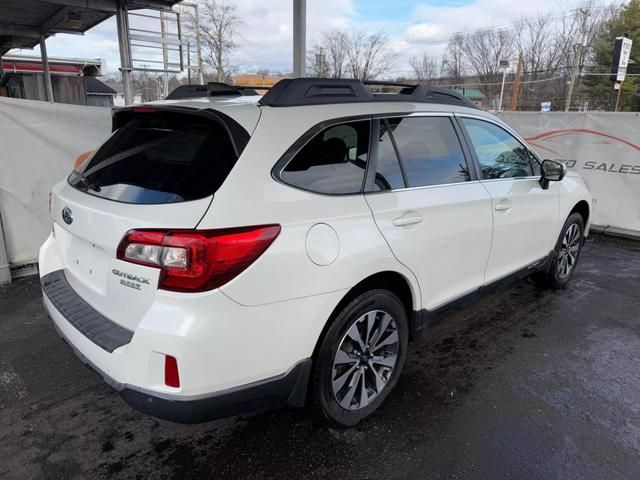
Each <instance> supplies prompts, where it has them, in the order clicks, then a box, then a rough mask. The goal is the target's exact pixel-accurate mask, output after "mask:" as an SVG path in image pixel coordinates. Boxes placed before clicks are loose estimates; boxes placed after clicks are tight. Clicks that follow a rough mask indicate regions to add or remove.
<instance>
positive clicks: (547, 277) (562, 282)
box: [532, 213, 584, 290]
mask: <svg viewBox="0 0 640 480" xmlns="http://www.w3.org/2000/svg"><path fill="white" fill-rule="evenodd" d="M573 225H575V227H573ZM572 228H578V229H579V234H578V244H577V251H575V259H574V260H573V263H571V264H570V267H569V268H568V269H567V270H566V273H565V274H562V270H563V269H562V268H559V265H560V264H561V262H563V260H562V259H563V257H564V256H565V255H564V252H565V251H566V248H565V247H564V246H563V242H564V240H565V236H566V235H567V232H569V230H570V229H572ZM583 244H584V220H583V219H582V216H581V215H580V214H579V213H572V214H571V215H569V218H567V221H566V222H565V223H564V226H563V227H562V230H561V232H560V237H559V238H558V241H557V242H556V246H555V248H554V254H553V260H552V262H551V266H550V268H549V270H548V271H546V272H538V273H536V274H534V275H533V276H532V278H533V280H534V281H535V282H536V283H537V284H538V285H540V286H541V287H545V288H554V289H558V290H561V289H565V288H567V285H569V282H570V281H571V278H572V277H573V274H574V273H575V271H576V266H577V265H578V260H579V259H580V252H582V245H583Z"/></svg>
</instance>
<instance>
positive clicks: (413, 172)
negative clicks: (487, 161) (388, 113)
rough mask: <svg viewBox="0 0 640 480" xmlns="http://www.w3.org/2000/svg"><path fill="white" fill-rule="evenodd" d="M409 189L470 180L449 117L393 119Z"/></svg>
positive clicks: (392, 125) (391, 122) (393, 131)
mask: <svg viewBox="0 0 640 480" xmlns="http://www.w3.org/2000/svg"><path fill="white" fill-rule="evenodd" d="M389 126H390V128H391V132H392V134H393V137H394V139H395V142H396V146H397V148H398V152H399V154H400V161H401V162H402V166H403V168H404V173H405V176H406V178H407V183H408V186H409V187H420V186H424V185H443V184H447V183H457V182H464V181H467V180H469V179H470V178H469V169H468V168H467V164H466V162H465V159H464V154H463V153H462V147H461V146H460V141H459V140H458V136H457V134H456V132H455V130H454V128H453V124H452V123H451V120H450V119H449V118H448V117H407V118H390V119H389Z"/></svg>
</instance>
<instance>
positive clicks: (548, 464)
mask: <svg viewBox="0 0 640 480" xmlns="http://www.w3.org/2000/svg"><path fill="white" fill-rule="evenodd" d="M639 292H640V243H634V242H630V241H623V240H616V239H610V238H605V237H596V238H595V239H593V240H589V241H588V242H587V245H586V246H585V249H584V251H583V256H582V258H581V264H580V265H579V267H578V271H577V273H576V276H575V278H574V279H573V282H572V284H571V285H570V287H569V289H568V290H566V291H560V292H554V291H545V290H540V289H538V288H537V287H536V286H534V285H533V284H532V283H530V282H529V281H526V280H525V281H522V282H520V283H517V284H515V285H513V286H512V287H508V288H505V289H504V290H502V291H501V292H499V293H496V294H493V295H491V296H489V297H486V298H485V299H483V300H482V301H480V302H479V303H477V304H476V305H475V306H474V307H472V308H470V309H468V310H465V311H464V312H460V313H457V314H455V315H453V316H451V317H450V318H449V319H448V320H447V321H445V322H444V323H442V324H440V325H439V326H437V327H435V328H433V329H431V330H429V331H428V332H427V335H425V337H423V338H422V339H421V340H420V341H419V342H417V343H415V344H413V346H412V351H411V353H410V355H409V358H408V361H407V365H406V369H405V372H404V374H403V376H402V377H401V379H400V382H399V383H398V387H397V389H396V391H395V392H394V393H393V394H392V395H391V396H390V397H389V398H388V400H387V402H386V404H385V405H384V406H383V407H382V409H381V411H380V412H378V413H377V414H376V415H374V416H373V417H372V418H371V419H370V420H368V421H366V422H365V423H364V424H362V425H360V426H358V427H357V428H355V429H352V430H347V431H334V430H329V429H326V428H320V427H316V426H314V425H313V424H312V423H311V421H310V418H309V415H308V413H307V412H306V411H305V410H294V409H281V410H272V411H266V412H258V413H253V414H249V415H243V416H240V417H234V418H229V419H225V420H220V421H217V422H212V423H207V424H201V425H192V426H183V425H175V424H171V423H168V422H164V421H159V420H155V419H153V418H149V417H145V416H144V415H142V414H139V413H137V412H135V411H133V410H131V409H130V408H129V407H128V406H127V405H126V404H125V403H124V402H123V401H122V400H121V399H120V397H119V396H118V395H117V394H116V393H115V392H113V391H112V390H111V389H110V388H109V387H108V386H107V385H105V384H103V383H102V380H101V379H100V378H99V377H98V376H97V375H96V374H95V373H93V372H92V371H90V370H89V369H88V368H86V367H84V366H83V365H82V364H81V363H80V362H79V361H78V360H77V359H76V358H75V357H74V355H73V354H72V353H71V350H70V349H69V348H68V347H67V346H66V345H65V344H64V343H62V341H61V340H60V338H59V337H58V336H57V334H56V333H55V332H54V330H53V327H52V326H51V324H50V322H49V320H48V319H47V317H46V316H45V314H44V312H43V310H42V306H41V300H40V289H39V284H38V282H37V280H36V279H34V278H31V279H24V280H19V281H16V282H15V283H14V284H13V285H12V286H10V287H7V288H4V289H1V288H0V478H2V479H5V478H6V479H25V478H145V479H146V478H184V479H187V478H216V479H223V478H248V479H266V478H296V479H298V478H301V479H306V478H352V479H362V478H371V479H383V478H384V479H389V478H407V479H409V478H411V479H415V478H425V479H439V478H455V479H457V478H477V479H487V478H491V479H500V478H505V479H506V478H509V479H511V478H517V479H542V478H543V479H572V478H575V479H637V478H639V477H640V295H638V293H639Z"/></svg>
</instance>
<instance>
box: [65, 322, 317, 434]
mask: <svg viewBox="0 0 640 480" xmlns="http://www.w3.org/2000/svg"><path fill="white" fill-rule="evenodd" d="M54 326H55V329H56V331H57V332H58V334H59V335H60V337H61V338H62V340H64V342H65V343H66V344H67V345H69V346H70V347H71V349H72V350H73V353H75V355H76V356H77V357H78V358H79V359H80V360H81V361H82V363H84V364H85V365H87V366H88V367H89V368H92V369H93V370H94V371H95V372H96V373H98V374H99V375H100V376H101V377H102V379H103V380H104V381H105V382H106V383H107V384H108V385H110V386H111V387H113V388H114V389H115V390H116V391H118V392H119V393H120V395H121V396H122V398H123V399H124V400H125V401H126V402H127V403H128V404H129V405H130V406H131V407H132V408H134V409H136V410H138V411H140V412H142V413H145V414H147V415H151V416H153V417H157V418H161V419H163V420H168V421H170V422H176V423H185V424H193V423H201V422H208V421H211V420H216V419H219V418H224V417H228V416H232V415H238V414H240V413H246V412H250V411H252V410H256V409H259V408H273V407H283V406H292V407H302V406H304V402H305V397H306V392H307V385H308V381H309V376H310V374H311V359H310V358H308V359H305V360H302V361H300V362H298V363H297V364H296V365H295V366H294V367H293V368H291V370H289V371H288V372H286V373H284V374H282V375H280V376H277V377H272V378H268V379H266V380H262V381H259V382H254V383H252V384H248V385H244V386H241V387H236V388H230V389H227V390H224V391H220V392H216V393H215V394H212V395H210V396H205V397H197V398H193V399H190V398H189V397H184V396H182V397H178V396H172V395H166V394H158V393H156V392H148V391H145V390H144V389H141V388H138V387H134V386H131V385H126V384H123V383H120V382H118V381H117V380H115V379H113V378H112V377H110V376H109V375H108V374H106V373H105V372H104V371H102V370H101V369H100V368H99V367H98V366H96V365H95V364H94V363H93V362H91V361H90V360H89V359H88V358H87V357H86V356H85V355H83V354H82V352H81V351H80V350H78V349H77V348H75V347H74V345H73V343H71V342H70V341H69V340H68V339H67V338H66V337H65V335H64V333H63V332H62V331H61V330H60V328H58V326H57V324H56V323H55V322H54Z"/></svg>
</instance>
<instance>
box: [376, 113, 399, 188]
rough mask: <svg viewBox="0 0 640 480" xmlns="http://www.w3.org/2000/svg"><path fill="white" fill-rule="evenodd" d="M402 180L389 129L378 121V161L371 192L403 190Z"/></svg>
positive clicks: (385, 124) (383, 122)
mask: <svg viewBox="0 0 640 480" xmlns="http://www.w3.org/2000/svg"><path fill="white" fill-rule="evenodd" d="M404 186H405V185H404V178H403V176H402V170H401V169H400V163H399V162H398V156H397V155H396V149H395V147H394V146H393V140H392V138H391V131H390V128H389V126H388V124H387V122H386V121H385V120H381V121H380V136H379V138H378V161H377V168H376V175H375V178H374V182H373V191H380V190H395V189H398V188H404Z"/></svg>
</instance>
